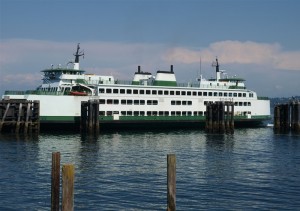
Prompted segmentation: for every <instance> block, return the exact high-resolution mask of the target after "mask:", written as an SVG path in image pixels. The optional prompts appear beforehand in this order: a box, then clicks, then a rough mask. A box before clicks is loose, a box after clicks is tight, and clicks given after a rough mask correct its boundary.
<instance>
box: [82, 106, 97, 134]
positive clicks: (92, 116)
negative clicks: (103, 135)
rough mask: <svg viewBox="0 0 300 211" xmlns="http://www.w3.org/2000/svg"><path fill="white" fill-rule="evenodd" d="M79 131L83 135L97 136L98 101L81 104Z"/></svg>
mask: <svg viewBox="0 0 300 211" xmlns="http://www.w3.org/2000/svg"><path fill="white" fill-rule="evenodd" d="M80 130H81V132H83V133H89V134H93V133H94V134H95V133H96V134H97V133H98V132H99V101H98V100H88V101H82V102H81V117H80Z"/></svg>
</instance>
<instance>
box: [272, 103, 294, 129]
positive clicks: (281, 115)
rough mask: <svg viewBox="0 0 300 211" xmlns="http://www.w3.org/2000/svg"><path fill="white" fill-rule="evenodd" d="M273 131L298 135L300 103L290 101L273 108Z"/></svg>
mask: <svg viewBox="0 0 300 211" xmlns="http://www.w3.org/2000/svg"><path fill="white" fill-rule="evenodd" d="M274 131H275V132H280V133H282V132H283V133H288V132H290V131H292V132H295V133H300V102H299V101H291V102H289V103H285V104H278V105H276V106H275V107H274Z"/></svg>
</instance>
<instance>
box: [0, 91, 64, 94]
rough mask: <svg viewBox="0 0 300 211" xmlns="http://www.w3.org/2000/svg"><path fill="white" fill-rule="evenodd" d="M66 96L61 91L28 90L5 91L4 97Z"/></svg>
mask: <svg viewBox="0 0 300 211" xmlns="http://www.w3.org/2000/svg"><path fill="white" fill-rule="evenodd" d="M30 94H31V95H64V94H65V93H64V92H60V91H42V90H27V91H11V90H8V91H5V92H4V95H30Z"/></svg>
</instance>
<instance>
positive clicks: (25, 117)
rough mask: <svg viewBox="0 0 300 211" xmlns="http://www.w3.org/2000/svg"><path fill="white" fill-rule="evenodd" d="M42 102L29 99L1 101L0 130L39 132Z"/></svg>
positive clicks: (25, 132)
mask: <svg viewBox="0 0 300 211" xmlns="http://www.w3.org/2000/svg"><path fill="white" fill-rule="evenodd" d="M39 130H40V102H39V101H29V100H24V99H20V100H1V101H0V132H4V131H11V132H15V133H21V132H22V133H24V134H27V133H30V132H39Z"/></svg>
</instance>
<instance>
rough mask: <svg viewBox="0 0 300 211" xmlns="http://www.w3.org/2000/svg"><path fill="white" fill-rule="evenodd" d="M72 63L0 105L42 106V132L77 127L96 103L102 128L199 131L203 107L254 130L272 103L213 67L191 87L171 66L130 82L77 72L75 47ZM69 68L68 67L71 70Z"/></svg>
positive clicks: (267, 115) (136, 75)
mask: <svg viewBox="0 0 300 211" xmlns="http://www.w3.org/2000/svg"><path fill="white" fill-rule="evenodd" d="M74 56H75V61H74V62H71V65H70V62H69V63H68V64H67V66H66V67H62V66H58V67H53V65H52V66H51V67H50V68H49V69H45V70H42V73H43V78H42V81H43V82H42V84H41V85H40V86H38V87H37V88H36V89H35V90H27V91H5V93H4V95H3V96H2V99H5V100H14V99H25V100H30V101H35V100H38V101H39V102H40V123H41V127H43V125H45V126H49V125H52V126H57V125H59V126H61V125H63V124H78V123H79V122H80V115H81V102H82V101H88V100H98V102H99V124H100V127H108V128H114V127H133V128H137V127H139V126H140V127H143V128H147V127H159V128H160V127H167V128H172V127H174V126H179V127H198V128H199V127H200V125H202V124H204V123H205V119H206V105H207V104H208V103H213V102H217V101H223V102H228V101H230V102H233V103H234V121H235V126H258V125H261V124H262V122H264V121H265V120H268V119H270V100H269V99H268V98H266V97H259V96H258V95H257V93H256V92H255V91H252V90H249V89H247V88H246V86H245V83H244V81H245V80H244V79H242V78H238V77H228V75H225V74H224V72H223V71H221V70H220V68H219V63H218V59H216V61H215V62H214V66H215V72H216V77H215V78H214V79H209V80H206V79H204V78H203V77H202V76H200V77H199V78H198V79H197V80H195V83H188V84H181V83H178V82H177V80H176V76H175V73H174V69H173V65H171V67H170V70H169V71H161V70H159V71H157V72H156V75H155V76H154V75H152V74H151V73H149V72H144V71H142V70H141V68H140V66H138V70H137V71H136V72H135V73H134V76H133V80H132V81H127V82H125V81H120V80H116V79H115V78H114V77H113V76H110V75H109V76H107V75H106V76H104V75H95V74H86V73H85V71H84V70H82V69H80V66H79V59H80V57H81V56H84V53H83V52H82V51H80V46H79V44H78V45H77V51H76V53H75V54H74ZM70 66H71V67H70Z"/></svg>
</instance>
